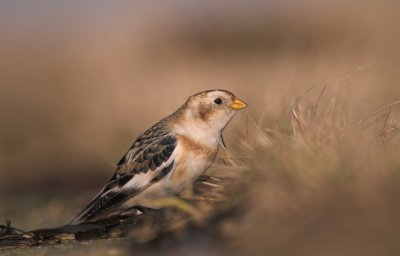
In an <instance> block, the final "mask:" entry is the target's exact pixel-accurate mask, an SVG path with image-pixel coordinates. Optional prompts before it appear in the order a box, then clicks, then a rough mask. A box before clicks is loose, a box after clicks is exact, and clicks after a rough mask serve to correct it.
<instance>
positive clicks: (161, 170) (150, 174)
mask: <svg viewBox="0 0 400 256" xmlns="http://www.w3.org/2000/svg"><path fill="white" fill-rule="evenodd" d="M160 123H161V124H160ZM160 123H159V124H156V125H155V126H153V127H152V128H150V129H149V130H148V131H146V132H145V133H144V134H143V135H141V136H140V137H138V138H137V139H136V141H135V142H134V143H133V145H132V147H131V148H130V149H129V150H128V152H127V153H126V154H125V155H124V156H123V157H122V158H121V160H120V161H119V162H118V164H117V170H116V172H115V174H114V175H113V176H112V177H111V179H110V181H109V182H108V183H107V184H106V186H104V187H103V189H102V190H101V191H100V193H99V194H98V195H97V196H96V197H95V198H94V199H93V200H92V202H91V203H90V204H89V205H88V206H87V207H86V208H85V209H84V210H83V211H81V213H80V214H78V216H77V217H75V218H74V220H72V222H71V224H77V223H81V222H83V221H87V220H90V219H91V218H93V217H94V216H95V215H96V214H97V213H99V212H102V211H104V210H106V209H108V208H110V207H112V206H114V205H116V204H118V203H121V202H122V201H124V200H125V199H127V198H131V197H133V196H135V195H137V194H139V193H141V192H142V191H144V190H145V189H147V188H148V187H149V186H151V185H152V184H154V183H155V182H157V181H159V180H161V179H162V178H163V177H165V176H166V175H167V174H168V173H169V172H170V171H171V170H172V169H173V167H174V159H172V157H171V156H172V154H173V152H174V150H175V148H176V145H177V139H176V137H175V136H174V135H173V134H171V132H170V131H169V130H168V129H166V128H164V125H163V124H162V122H160ZM160 126H161V127H160Z"/></svg>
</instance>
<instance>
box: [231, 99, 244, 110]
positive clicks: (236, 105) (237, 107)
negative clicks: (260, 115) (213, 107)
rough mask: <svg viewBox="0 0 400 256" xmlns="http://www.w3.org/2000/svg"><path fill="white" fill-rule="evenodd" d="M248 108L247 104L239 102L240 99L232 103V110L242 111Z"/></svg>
mask: <svg viewBox="0 0 400 256" xmlns="http://www.w3.org/2000/svg"><path fill="white" fill-rule="evenodd" d="M245 107H247V104H246V103H244V102H243V101H241V100H239V99H238V98H236V99H235V100H234V101H233V102H232V108H233V109H235V110H240V109H243V108H245Z"/></svg>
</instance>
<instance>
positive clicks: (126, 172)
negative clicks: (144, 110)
mask: <svg viewBox="0 0 400 256" xmlns="http://www.w3.org/2000/svg"><path fill="white" fill-rule="evenodd" d="M245 107H246V103H244V102H243V101H241V100H239V99H238V98H236V96H235V95H234V94H233V93H231V92H228V91H225V90H209V91H204V92H200V93H197V94H195V95H193V96H191V97H189V99H188V100H187V101H186V102H185V103H184V104H183V105H182V106H181V107H180V108H179V109H178V110H177V111H176V112H174V113H173V114H171V115H170V116H168V117H166V118H164V119H162V120H161V121H160V122H158V123H156V124H155V125H153V126H152V127H151V128H150V129H148V130H147V131H146V132H144V133H143V134H142V135H140V136H139V137H138V138H137V139H136V141H135V142H134V143H133V145H132V146H131V148H130V149H129V150H128V152H127V153H126V154H125V155H124V156H123V157H122V159H121V160H120V161H119V162H118V164H117V169H116V172H115V174H114V175H113V176H112V178H111V179H110V181H109V182H108V183H107V184H106V185H105V186H104V187H103V189H102V190H101V191H100V193H99V194H98V195H97V196H96V197H95V198H94V199H93V200H92V202H91V203H90V204H89V205H88V206H87V207H86V208H85V209H84V210H83V211H82V212H81V213H79V214H78V216H76V217H75V218H74V219H73V220H72V222H71V224H78V223H82V222H90V221H95V220H99V219H102V218H106V217H110V216H113V215H119V214H123V213H124V212H126V211H129V209H133V208H135V207H147V208H158V205H157V204H155V203H152V202H154V201H156V200H152V199H155V198H162V197H167V196H168V195H182V193H185V192H187V191H191V189H192V186H193V183H194V182H195V181H196V179H198V178H199V176H200V175H201V174H203V173H204V172H205V171H206V170H207V169H208V168H209V167H210V165H211V163H212V162H213V160H214V158H215V156H216V154H217V151H218V147H219V144H221V143H223V139H222V131H223V130H224V128H225V127H226V125H227V124H228V123H229V121H230V120H231V119H232V118H233V116H234V115H235V113H236V112H237V111H238V110H240V109H243V108H245Z"/></svg>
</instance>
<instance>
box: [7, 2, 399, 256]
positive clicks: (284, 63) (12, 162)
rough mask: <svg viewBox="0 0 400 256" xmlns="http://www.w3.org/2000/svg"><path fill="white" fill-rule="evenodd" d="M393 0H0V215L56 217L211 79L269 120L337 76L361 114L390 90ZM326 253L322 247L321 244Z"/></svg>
mask: <svg viewBox="0 0 400 256" xmlns="http://www.w3.org/2000/svg"><path fill="white" fill-rule="evenodd" d="M399 5H400V4H399V3H398V2H396V1H352V0H350V1H342V0H338V1H308V0H301V1H294V0H284V1H278V0H267V1H257V0H247V1H211V0H204V1H192V0H189V1H178V0H171V1H44V0H43V1H22V0H21V1H1V3H0V38H1V39H0V42H1V43H0V120H1V121H0V221H1V220H2V219H5V218H11V219H12V221H13V225H15V226H17V227H20V228H22V229H33V228H39V227H51V226H57V225H61V224H64V223H66V222H68V221H69V220H70V219H71V218H72V217H73V216H74V215H75V214H76V213H77V212H78V211H79V210H80V209H81V208H82V207H83V206H84V205H85V204H86V203H87V202H88V201H89V200H90V199H91V198H92V196H93V195H94V194H96V193H97V191H98V190H99V188H100V187H101V186H102V185H103V184H104V182H105V181H106V180H107V179H108V178H109V177H111V175H112V173H113V171H114V168H115V164H116V163H117V162H118V160H119V159H120V157H121V156H122V155H123V154H124V153H125V151H126V150H127V149H128V148H129V147H130V145H131V144H132V142H133V140H134V139H135V138H136V136H137V135H139V133H140V132H142V131H144V130H146V129H147V128H148V127H150V126H151V125H152V124H153V123H154V122H156V121H158V120H159V119H161V118H162V117H164V116H166V115H168V114H169V113H171V112H173V111H174V110H175V109H177V108H178V107H179V106H180V105H181V104H182V103H183V102H184V101H185V100H186V98H187V97H188V96H189V95H191V94H194V93H196V92H199V91H202V90H207V89H215V88H223V89H227V90H230V91H232V92H234V93H235V94H236V95H237V96H239V97H240V98H241V99H243V100H244V101H246V102H248V103H249V106H250V108H249V110H248V112H247V113H242V114H241V115H239V116H238V117H237V118H236V119H235V120H234V122H233V123H232V125H230V126H229V127H228V128H227V130H226V137H225V141H226V142H227V145H228V147H229V146H230V145H233V144H235V136H236V134H237V133H238V131H241V130H243V125H241V124H243V121H244V119H245V116H246V115H250V116H251V117H253V118H254V119H255V120H259V119H260V118H263V117H270V118H274V117H276V113H277V111H279V109H280V108H281V107H282V103H283V102H287V101H288V100H289V101H290V99H293V98H295V97H296V96H298V95H302V94H303V93H304V92H305V91H306V90H307V89H308V88H310V87H311V86H314V85H316V86H322V87H323V86H328V88H329V89H330V90H333V91H334V90H335V88H336V87H335V86H336V85H337V84H338V83H342V82H343V81H344V82H346V87H345V88H346V89H345V91H343V94H345V99H346V100H345V106H347V107H348V108H351V109H352V112H351V115H352V116H351V118H353V119H359V118H362V117H364V116H365V115H367V114H369V113H371V112H373V111H374V110H376V109H378V108H380V107H382V106H384V105H386V104H389V103H391V102H393V101H395V100H397V99H399V98H400V84H399V81H400V72H399V68H400V58H399V57H400V35H399V33H400V32H399V28H398V24H399V22H400V18H399V17H400V16H399V10H400V9H399V7H400V6H399ZM332 255H334V254H332Z"/></svg>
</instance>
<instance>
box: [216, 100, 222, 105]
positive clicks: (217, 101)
mask: <svg viewBox="0 0 400 256" xmlns="http://www.w3.org/2000/svg"><path fill="white" fill-rule="evenodd" d="M214 103H215V104H217V105H220V104H221V103H222V100H221V99H220V98H217V99H215V100H214Z"/></svg>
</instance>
